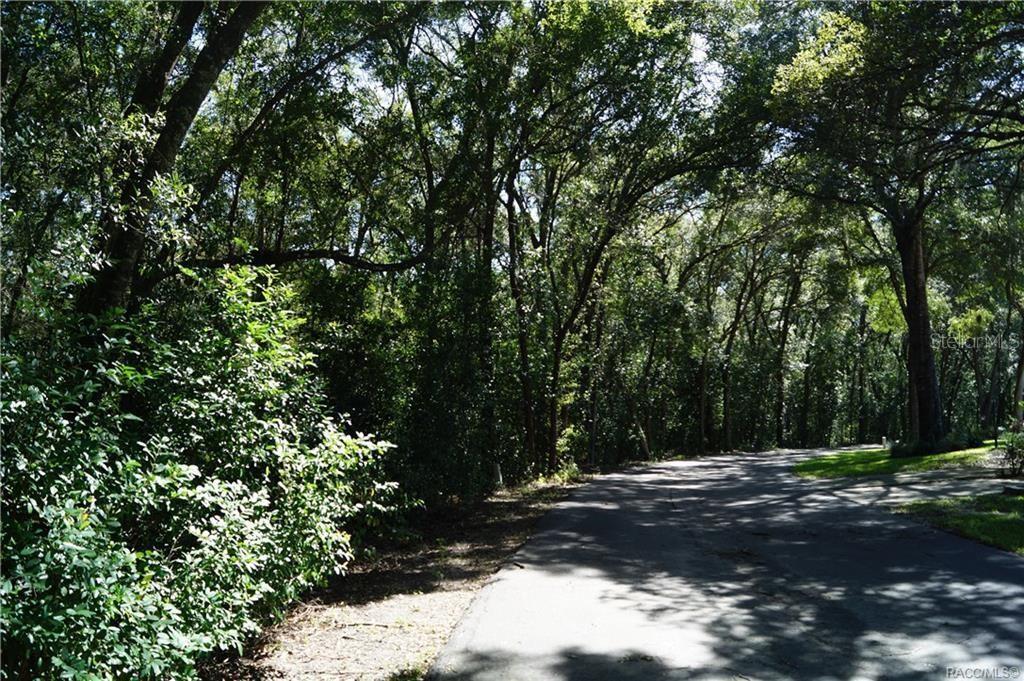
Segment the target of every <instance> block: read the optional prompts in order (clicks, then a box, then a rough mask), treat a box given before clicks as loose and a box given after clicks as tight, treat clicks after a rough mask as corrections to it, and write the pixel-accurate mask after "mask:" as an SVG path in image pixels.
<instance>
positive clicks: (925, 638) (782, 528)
mask: <svg viewBox="0 0 1024 681" xmlns="http://www.w3.org/2000/svg"><path fill="white" fill-rule="evenodd" d="M794 456H798V455H789V454H781V455H778V456H774V457H767V456H765V455H750V456H735V457H728V458H715V459H705V460H700V461H692V462H674V463H668V464H660V465H655V466H652V467H648V468H642V469H635V470H631V471H627V472H624V473H620V474H615V475H611V476H607V477H605V478H602V479H600V480H599V481H597V482H595V483H593V484H590V485H588V486H586V487H584V488H582V489H580V490H578V491H577V492H576V494H574V495H573V497H572V499H571V500H570V501H568V502H566V503H564V504H563V505H562V506H560V507H559V508H558V509H557V510H556V511H555V512H552V513H551V514H549V516H548V517H547V518H546V519H545V521H544V522H543V524H542V527H541V531H540V533H538V535H536V536H535V537H534V539H533V540H531V541H530V542H529V543H528V544H527V545H526V546H525V547H524V548H523V550H522V551H521V552H520V553H519V554H518V555H517V558H516V561H517V562H518V563H520V564H521V565H522V566H523V569H522V570H518V571H517V570H512V571H508V570H506V571H503V573H502V574H501V575H500V576H499V579H498V580H497V581H496V583H495V584H493V585H492V586H491V587H489V589H492V590H494V592H493V595H491V596H489V597H488V599H485V600H484V601H483V602H482V603H478V607H477V608H476V609H477V610H478V611H479V612H476V613H475V614H474V617H475V618H476V621H471V622H470V623H469V624H468V625H467V628H466V629H465V630H464V631H461V632H459V633H458V634H457V636H456V638H455V639H454V640H453V641H452V643H451V644H450V646H449V650H448V651H447V653H446V654H445V655H443V656H442V658H441V660H440V661H439V664H438V666H437V670H436V672H435V678H438V679H446V680H447V679H491V678H494V679H498V678H500V679H561V680H565V681H573V680H576V679H580V680H582V679H591V680H597V679H633V678H636V679H675V678H681V679H682V678H694V679H700V678H730V677H733V676H735V677H737V678H744V677H748V678H770V679H803V678H807V679H850V678H889V679H910V678H931V679H935V678H944V677H945V673H946V667H948V666H954V667H955V666H968V665H969V666H972V667H977V666H985V667H997V666H1003V665H1020V664H1021V663H1022V660H1021V656H1022V651H1024V643H1022V642H1024V619H1022V613H1024V560H1021V559H1020V558H1018V557H1016V556H1013V555H1011V554H1006V553H1002V552H999V551H997V550H994V549H990V548H988V547H985V546H981V545H978V544H975V543H973V542H969V541H966V540H963V539H960V538H957V537H953V536H951V535H947V534H945V533H942V532H939V531H935V530H932V529H929V528H926V527H923V526H920V525H917V524H915V523H913V522H912V521H909V520H907V519H905V518H902V517H898V516H893V515H890V514H888V513H886V512H885V511H883V510H882V509H880V508H873V507H869V506H864V505H861V504H856V503H853V502H851V501H849V500H846V499H842V498H839V497H837V496H835V495H834V494H833V493H832V490H834V489H837V488H839V487H842V486H843V484H844V483H843V482H841V481H808V480H803V479H799V478H795V477H793V476H792V475H791V474H790V472H789V471H790V467H791V465H792V463H793V461H794ZM506 592H508V593H507V594H506ZM517 598H518V599H520V601H521V603H522V605H519V604H517V603H516V599H517ZM531 599H542V600H543V601H544V602H541V603H533V602H531ZM593 599H598V600H599V601H601V603H599V604H598V605H597V606H594V609H593V610H592V609H591V606H590V605H588V600H593ZM602 608H603V609H602ZM503 610H511V611H512V612H502V611H503ZM516 611H519V612H518V613H517V612H516ZM614 613H618V614H615V615H614V617H612V614H614ZM605 614H607V615H608V619H607V620H604V619H601V618H602V617H604V616H605ZM631 617H638V618H639V619H636V620H631V619H629V618H631ZM492 620H493V621H492ZM617 621H619V622H621V625H618V626H617V625H616V622H617ZM616 629H618V630H616Z"/></svg>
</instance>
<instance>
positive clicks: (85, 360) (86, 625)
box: [0, 268, 411, 679]
mask: <svg viewBox="0 0 1024 681" xmlns="http://www.w3.org/2000/svg"><path fill="white" fill-rule="evenodd" d="M274 278H275V277H274V276H273V274H272V273H270V272H268V271H260V270H249V269H246V268H240V269H238V270H235V271H225V272H223V273H222V275H221V276H220V277H218V278H217V279H214V280H204V281H202V282H200V290H199V291H198V299H197V300H195V301H194V304H195V305H197V306H198V307H197V309H201V310H202V311H203V314H200V315H196V316H191V315H189V316H188V317H186V318H180V319H178V320H177V323H176V324H174V325H168V324H167V323H165V321H164V320H165V319H166V318H165V317H162V315H163V314H164V311H163V310H161V309H160V308H159V307H150V308H147V309H146V310H145V311H143V312H142V313H140V314H139V315H138V316H137V317H136V318H135V319H133V320H132V321H131V322H128V323H123V324H120V325H118V326H117V327H116V328H109V327H108V328H107V329H106V330H107V332H108V333H109V334H110V336H109V338H110V340H109V342H108V343H105V344H103V345H101V346H98V347H97V346H91V345H88V344H82V343H81V342H78V341H66V342H64V343H61V342H54V343H52V344H51V345H50V346H40V347H34V348H21V347H17V346H15V348H16V349H15V352H12V351H11V347H12V346H5V354H4V356H3V360H2V361H3V365H4V367H5V379H4V387H5V398H6V400H5V402H4V403H3V406H2V408H0V417H2V421H0V426H2V427H3V431H4V437H5V444H4V447H5V451H4V463H5V467H4V477H3V490H2V491H3V502H4V517H5V523H4V535H3V555H4V575H5V580H6V581H5V582H4V583H3V585H2V589H3V602H4V608H3V611H2V625H3V629H4V632H5V665H7V664H10V665H12V667H10V668H14V666H16V665H18V664H26V665H28V667H27V668H28V669H31V672H32V675H34V676H37V677H40V678H49V677H65V678H75V679H93V678H95V679H110V678H161V679H164V678H167V679H175V678H192V677H194V676H195V673H196V672H195V663H196V661H197V660H198V659H199V658H201V657H202V656H203V655H205V654H207V653H209V652H210V651H212V650H216V649H231V648H240V647H241V646H242V644H243V643H244V642H245V641H246V640H247V639H248V637H250V636H252V635H253V634H254V633H255V632H256V631H257V630H258V628H259V626H260V623H261V622H262V621H264V619H265V618H267V617H271V616H273V615H275V614H277V613H279V612H280V611H281V608H283V607H284V606H285V605H286V604H287V603H288V602H289V601H291V600H292V599H294V598H295V597H296V596H297V595H298V594H299V593H300V592H302V591H303V590H304V589H306V588H308V587H309V586H311V585H314V584H317V583H319V582H321V581H322V580H323V579H324V578H326V576H327V575H329V574H333V573H336V572H340V571H342V570H343V569H344V566H345V565H346V563H347V562H348V561H349V560H350V559H351V558H352V555H353V552H354V550H355V549H354V546H358V544H355V545H354V542H359V541H361V540H363V539H365V538H368V537H369V536H372V535H376V534H379V533H381V532H382V531H386V530H387V529H389V528H391V527H393V526H394V525H395V524H397V523H399V522H400V520H401V514H402V513H403V511H404V510H405V509H406V508H408V507H409V506H410V504H411V502H410V500H409V499H408V498H406V497H405V496H404V495H403V493H402V492H401V491H400V490H398V488H397V486H395V485H394V484H392V483H387V482H385V481H386V480H387V478H386V476H385V472H384V467H383V466H384V459H385V456H386V453H387V452H388V450H389V449H390V447H391V446H390V445H388V444H386V443H378V442H376V441H374V440H373V439H371V438H369V437H367V436H363V435H356V436H351V435H347V434H346V433H344V431H343V430H342V429H341V428H340V426H339V425H338V424H337V423H335V422H334V421H333V420H331V419H330V418H326V417H325V416H324V413H323V409H322V407H321V406H320V404H319V403H318V401H317V399H316V397H315V390H314V386H313V385H312V384H311V381H310V379H309V376H308V374H307V371H308V366H309V355H308V354H307V353H305V352H302V351H299V350H298V349H297V347H296V338H295V335H294V334H295V330H296V327H297V325H298V323H299V320H298V318H297V317H295V315H294V314H293V313H292V312H291V310H290V308H289V304H290V301H291V298H292V294H291V293H290V291H289V290H288V289H287V288H286V287H282V286H280V285H278V284H276V283H274ZM69 336H70V337H71V338H74V337H75V334H69ZM61 337H64V336H61V335H58V338H61ZM65 366H71V367H75V369H74V370H73V371H67V370H65V369H63V367H65ZM128 404H130V405H131V411H127V410H126V409H125V407H126V406H127V405H128Z"/></svg>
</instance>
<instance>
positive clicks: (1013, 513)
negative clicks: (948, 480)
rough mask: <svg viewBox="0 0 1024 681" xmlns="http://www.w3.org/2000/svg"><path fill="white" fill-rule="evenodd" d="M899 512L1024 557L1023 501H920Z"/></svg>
mask: <svg viewBox="0 0 1024 681" xmlns="http://www.w3.org/2000/svg"><path fill="white" fill-rule="evenodd" d="M898 510H899V512H901V513H907V514H909V515H911V516H913V517H915V518H918V519H920V520H923V521H925V522H927V523H929V524H930V525H934V526H935V527H941V528H942V529H944V530H949V531H950V532H953V533H955V534H958V535H960V536H962V537H967V538H969V539H975V540H977V541H980V542H984V543H985V544H989V545H991V546H996V547H999V548H1001V549H1006V550H1007V551H1013V552H1014V553H1017V554H1020V555H1022V556H1024V497H1013V496H1006V495H1003V494H985V495H982V496H976V497H954V498H951V499H939V500H936V501H918V502H915V503H912V504H907V505H905V506H901V507H900V508H899V509H898Z"/></svg>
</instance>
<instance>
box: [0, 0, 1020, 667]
mask: <svg viewBox="0 0 1024 681" xmlns="http://www.w3.org/2000/svg"><path fill="white" fill-rule="evenodd" d="M2 12H3V17H2V19H3V22H2V27H3V34H2V40H3V42H2V50H3V55H2V57H3V58H2V60H0V64H2V72H0V87H2V89H3V97H2V133H3V171H2V175H3V177H2V182H0V198H2V202H3V213H2V223H3V227H2V234H0V236H2V239H3V263H2V277H3V281H2V283H3V285H2V287H0V303H2V317H0V327H2V328H0V331H2V334H3V357H2V362H3V406H2V419H3V420H2V424H0V425H2V427H3V432H2V437H3V450H4V451H3V483H2V484H3V490H2V491H3V520H4V522H3V581H2V589H3V611H2V619H3V622H2V625H3V637H4V656H3V665H4V674H5V675H7V676H8V677H11V678H15V677H42V678H48V677H57V676H60V675H65V676H70V677H79V678H138V677H150V678H165V677H173V676H186V677H187V676H189V675H192V674H194V672H195V663H196V661H197V660H198V659H201V658H202V657H203V656H204V655H205V654H206V653H208V652H209V651H212V650H217V649H225V648H232V647H237V646H240V645H242V643H243V642H244V641H245V640H246V639H247V638H248V637H250V636H251V635H252V633H253V632H255V631H256V630H257V628H258V626H259V624H260V623H261V622H263V621H265V620H266V619H267V618H270V617H273V616H275V615H277V614H278V613H280V612H281V610H282V608H283V607H284V606H285V605H286V604H287V603H288V602H290V601H292V600H293V599H294V598H296V597H297V595H298V594H300V593H301V592H302V591H303V590H304V589H306V588H308V587H310V586H311V585H314V584H317V583H319V582H321V581H322V580H323V579H324V578H325V577H326V575H327V574H328V573H331V572H333V571H338V570H343V568H344V566H345V565H346V563H347V562H348V561H349V560H350V559H351V557H352V555H353V552H355V551H357V550H358V549H359V548H360V547H362V546H365V545H366V543H367V542H369V541H372V540H373V538H375V537H377V536H379V535H380V534H382V533H384V532H387V531H389V530H392V529H394V528H396V527H398V526H399V525H400V523H401V519H402V517H403V516H404V514H406V513H407V512H408V511H409V509H411V508H414V507H416V506H417V504H418V502H415V501H414V500H420V501H422V502H424V503H426V504H428V505H431V506H433V505H438V504H447V503H452V502H458V501H462V500H467V499H473V498H478V497H480V496H482V495H485V494H487V493H489V492H490V491H491V490H492V489H493V487H494V484H495V481H496V479H497V478H498V472H499V471H500V473H501V476H502V477H503V478H504V480H505V481H506V482H507V483H518V482H523V481H527V480H530V479H533V478H536V477H539V476H545V475H552V474H556V473H557V472H558V471H560V470H565V469H572V468H573V467H576V466H582V465H585V464H611V463H617V462H621V461H623V460H627V459H635V458H654V457H661V456H668V455H693V454H698V453H705V452H714V451H730V450H735V449H763V448H770V447H774V446H779V447H790V446H817V445H825V444H845V443H851V442H869V441H873V442H878V441H881V440H882V438H888V439H889V440H890V441H901V442H902V443H903V445H904V446H905V447H906V448H908V449H909V450H911V453H919V452H920V451H921V449H922V448H923V449H926V450H932V449H942V448H943V447H944V446H948V445H949V444H951V443H954V442H962V443H967V442H973V441H976V440H978V439H979V438H980V437H981V436H982V435H984V436H991V435H992V434H994V433H995V432H996V431H997V429H998V428H1000V427H1005V426H1011V427H1012V428H1016V429H1018V430H1019V429H1020V427H1021V424H1022V421H1024V414H1022V409H1024V407H1022V402H1024V298H1022V295H1024V263H1022V259H1021V258H1022V254H1024V213H1022V212H1021V208H1022V206H1021V200H1020V199H1021V181H1022V176H1024V173H1022V168H1024V121H1022V119H1021V116H1020V111H1021V110H1022V107H1024V55H1022V53H1021V50H1020V45H1021V44H1022V42H1024V5H1022V4H1021V3H1020V2H1006V3H999V4H995V3H991V4H982V3H963V4H938V3H923V4H903V3H852V2H851V3H829V4H827V5H811V4H807V3H794V4H781V3H780V4H776V3H760V2H750V3H666V2H658V1H656V0H650V1H644V2H637V1H634V0H612V1H610V2H604V3H588V2H583V1H580V2H557V3H547V2H533V3H528V4H512V3H479V4H478V3H439V4H428V3H417V4H412V3H409V4H402V3H373V4H370V3H312V2H279V3H244V2H243V3H234V2H218V3H212V2H211V3H206V2H186V3H127V2H124V3H120V2H109V3H56V2H38V3H32V2H25V3H5V4H3V6H2ZM363 432H365V433H376V434H378V436H379V437H380V438H383V439H386V440H388V441H390V442H394V443H395V446H394V447H391V446H390V445H386V444H384V443H383V441H382V440H379V439H378V436H363V435H352V434H351V433H363Z"/></svg>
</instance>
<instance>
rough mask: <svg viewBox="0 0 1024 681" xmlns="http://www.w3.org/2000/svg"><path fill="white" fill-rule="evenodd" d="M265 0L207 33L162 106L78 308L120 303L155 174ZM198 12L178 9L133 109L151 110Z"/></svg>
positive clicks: (167, 166) (170, 161)
mask: <svg viewBox="0 0 1024 681" xmlns="http://www.w3.org/2000/svg"><path fill="white" fill-rule="evenodd" d="M266 7H267V3H263V2H243V3H240V4H239V5H238V7H237V8H236V9H235V11H234V12H232V14H231V17H230V18H229V19H228V20H227V22H226V23H225V24H224V26H223V27H222V28H221V29H220V30H218V31H217V32H216V33H215V34H213V35H212V36H210V37H209V39H208V40H207V42H206V44H205V45H204V46H203V49H202V50H200V52H199V54H198V55H197V57H196V60H195V63H194V64H193V65H192V69H191V72H190V73H189V76H188V78H187V79H186V80H185V82H184V83H182V85H181V86H180V87H179V88H178V89H177V90H176V91H175V93H174V95H172V97H171V99H170V101H169V102H168V103H167V106H166V107H164V109H163V113H164V124H163V127H162V128H161V130H160V134H159V136H158V137H157V140H156V143H155V144H154V145H153V148H152V149H151V150H150V151H149V153H148V154H147V156H146V160H145V162H144V163H143V165H142V168H141V170H140V171H138V172H135V173H131V174H130V175H129V177H128V178H127V179H126V180H125V182H124V183H123V184H122V185H121V187H120V190H119V197H118V199H117V201H118V205H117V206H115V207H113V208H112V209H111V210H109V211H107V215H106V217H105V219H104V222H105V225H104V231H105V234H106V241H105V244H104V247H103V255H104V257H105V259H106V264H105V266H104V267H103V268H102V269H100V271H99V272H98V273H97V275H96V278H95V279H94V280H93V282H92V283H91V284H90V285H89V286H88V287H87V288H86V289H85V290H84V291H83V292H82V294H81V296H80V297H79V299H78V307H79V309H80V310H81V311H83V312H88V313H93V314H98V313H101V312H103V311H104V310H106V309H108V308H110V307H114V306H119V305H122V304H123V303H124V302H125V299H126V297H127V295H128V292H129V290H130V288H131V285H132V281H133V279H134V278H135V275H136V273H137V270H138V266H139V261H140V259H141V257H142V252H143V248H144V246H145V242H146V232H147V229H146V221H147V216H148V214H149V209H150V200H151V198H152V186H153V182H154V180H155V179H156V178H157V177H158V176H159V175H164V174H167V173H169V172H170V171H171V170H172V169H173V168H174V164H175V161H176V160H177V157H178V152H179V151H180V149H181V145H182V143H183V142H184V141H185V136H186V135H187V134H188V130H189V128H190V127H191V126H192V122H193V121H194V120H195V117H196V114H197V113H198V112H199V108H200V106H202V103H203V101H205V99H206V97H207V95H209V93H210V90H211V89H212V88H213V85H214V83H216V82H217V78H218V77H219V76H220V74H221V72H222V71H223V69H224V67H225V66H226V65H227V63H228V61H229V60H230V59H231V58H232V57H233V56H234V55H235V53H236V52H237V51H238V48H239V47H240V46H241V44H242V40H243V39H244V37H245V35H246V33H247V32H248V30H249V28H250V27H251V26H252V24H253V22H254V21H255V20H256V18H257V17H258V16H259V15H260V14H261V13H262V12H263V11H264V10H265V9H266ZM198 14H199V13H198V12H197V11H196V6H195V5H194V4H187V5H183V6H182V8H181V9H180V10H179V14H178V17H177V19H176V22H175V28H174V30H173V31H172V32H171V35H170V37H169V38H168V43H167V45H165V47H164V49H163V50H161V53H160V55H159V56H158V57H157V58H156V59H155V60H154V63H153V64H152V65H151V69H150V70H149V71H148V72H147V73H145V74H143V76H141V77H140V78H139V81H138V83H137V85H136V92H135V94H134V96H133V105H132V107H130V109H131V110H135V111H142V112H146V113H149V112H155V111H156V110H157V107H158V105H159V102H160V100H161V97H162V94H163V92H164V89H165V88H166V86H167V77H168V76H169V73H170V70H171V68H172V67H173V65H174V63H175V62H176V61H177V58H178V55H179V54H180V52H181V50H182V49H183V45H184V44H185V43H186V42H187V39H188V37H189V36H191V33H192V29H193V28H194V24H195V19H196V18H198Z"/></svg>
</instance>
